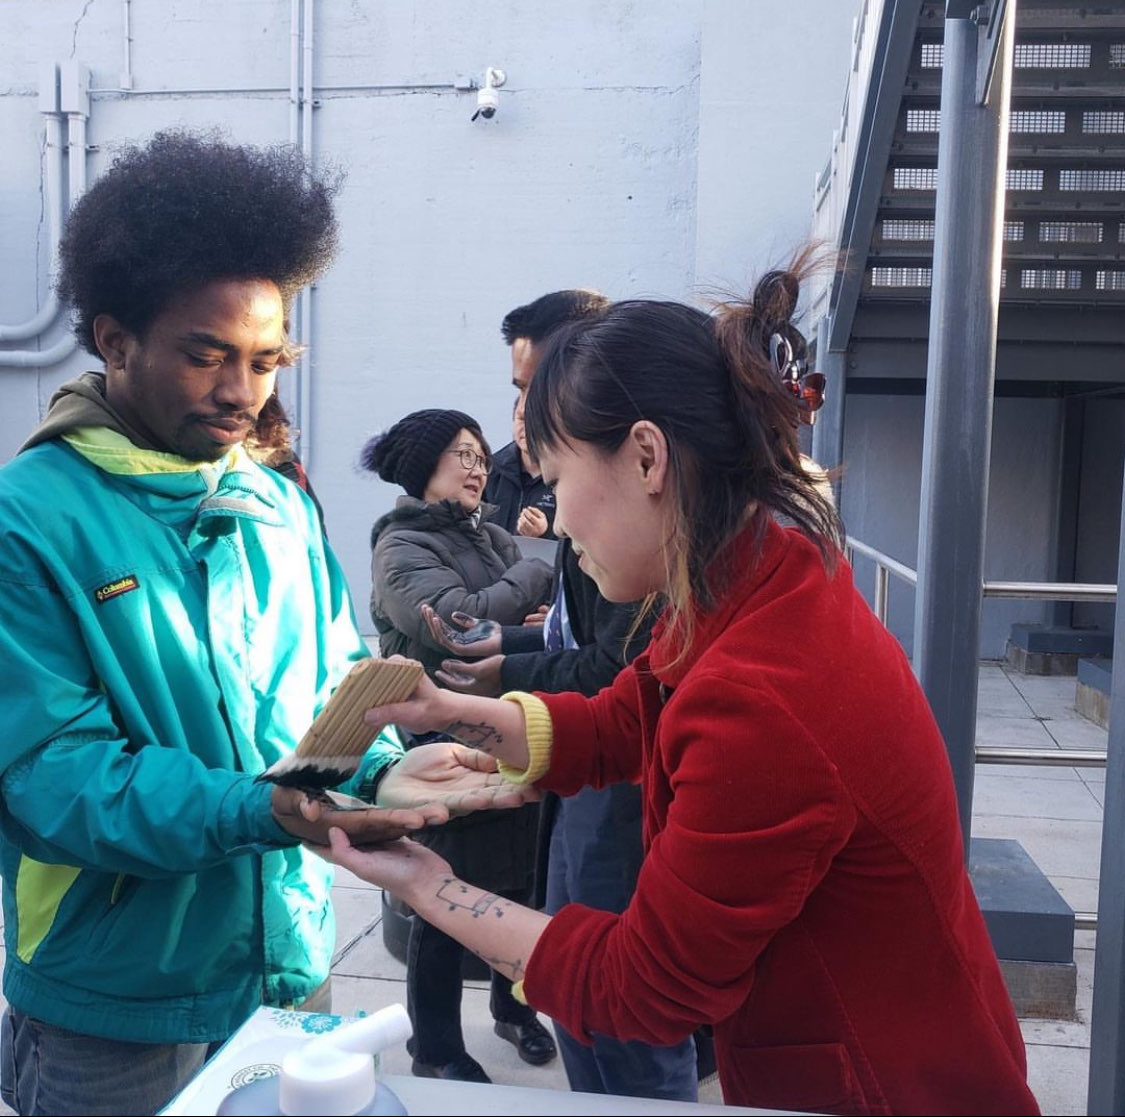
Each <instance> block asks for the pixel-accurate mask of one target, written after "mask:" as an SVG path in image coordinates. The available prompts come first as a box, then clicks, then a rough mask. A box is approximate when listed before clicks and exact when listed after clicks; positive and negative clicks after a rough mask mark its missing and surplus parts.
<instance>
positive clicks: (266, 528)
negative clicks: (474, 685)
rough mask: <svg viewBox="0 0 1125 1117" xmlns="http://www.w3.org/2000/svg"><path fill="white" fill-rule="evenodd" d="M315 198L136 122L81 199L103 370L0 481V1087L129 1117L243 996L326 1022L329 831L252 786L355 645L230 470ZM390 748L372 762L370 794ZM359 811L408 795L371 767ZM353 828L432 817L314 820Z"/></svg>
mask: <svg viewBox="0 0 1125 1117" xmlns="http://www.w3.org/2000/svg"><path fill="white" fill-rule="evenodd" d="M333 191H334V185H333V183H332V182H331V181H327V180H325V179H323V178H318V177H317V176H315V175H313V174H312V173H311V172H310V170H309V168H308V167H307V166H306V165H305V164H304V162H303V161H302V159H301V157H300V155H299V154H297V153H296V152H294V151H293V150H291V149H287V148H276V149H266V150H260V149H256V148H250V147H243V146H237V145H232V144H229V143H226V142H223V141H222V140H220V139H218V138H216V137H213V136H208V135H194V134H191V133H176V132H173V133H162V134H159V135H157V136H156V137H154V138H153V139H152V140H151V141H150V142H149V143H147V144H146V145H144V146H140V147H135V148H131V149H128V150H126V151H124V152H123V153H122V154H121V155H120V156H119V157H118V158H117V159H116V160H115V162H114V163H113V165H112V166H111V167H110V169H109V170H108V171H107V172H106V173H105V174H104V175H103V176H102V177H101V178H100V179H99V180H98V181H97V182H96V183H95V184H94V186H93V187H92V188H91V189H90V190H89V192H88V193H87V194H86V195H85V196H84V197H83V198H82V199H81V201H79V202H78V204H77V205H76V207H75V209H74V211H73V212H72V214H71V217H70V220H69V222H68V225H67V228H66V231H65V235H64V239H63V243H62V247H61V264H62V266H61V273H60V279H59V290H60V292H61V294H62V295H63V296H64V297H65V298H66V300H67V301H68V302H69V303H70V304H71V305H72V307H73V309H74V311H75V329H76V331H77V334H78V337H79V339H80V340H81V342H82V344H83V345H84V347H85V348H86V349H87V350H88V351H89V352H90V353H91V354H92V355H94V356H95V357H98V358H100V360H101V362H102V363H103V364H104V369H103V370H100V371H97V372H88V373H85V374H83V375H82V376H79V377H78V378H77V379H75V380H72V381H70V382H69V383H67V384H65V385H63V387H62V388H61V389H60V390H59V391H58V393H57V394H56V395H55V397H54V399H53V400H52V401H51V406H50V409H49V411H48V413H47V416H46V418H45V419H44V421H43V422H42V423H41V424H40V426H39V427H38V429H36V430H35V431H34V432H33V433H32V434H31V436H30V438H29V439H28V441H27V443H26V444H25V445H24V447H23V448H22V449H21V452H20V453H19V454H18V455H17V457H16V458H15V459H14V460H12V461H11V462H9V463H8V464H7V465H5V466H4V467H3V468H2V469H0V522H2V523H3V524H4V530H3V532H2V533H0V662H2V663H3V664H4V686H3V697H2V698H0V715H2V720H3V725H4V733H3V738H2V744H0V872H2V874H3V880H4V932H5V943H6V948H7V953H6V959H5V967H4V988H3V991H4V996H5V997H6V998H7V1001H8V1008H7V1010H6V1011H5V1014H4V1017H3V1023H2V1032H3V1035H2V1061H0V1076H2V1093H3V1097H4V1100H5V1101H6V1102H7V1104H8V1105H10V1106H11V1107H12V1108H13V1109H15V1110H16V1111H17V1112H19V1113H25V1114H27V1113H52V1114H69V1113H82V1114H122V1113H153V1112H155V1111H157V1110H158V1109H159V1108H160V1107H161V1106H163V1105H164V1104H165V1103H166V1102H167V1101H168V1100H169V1099H170V1098H171V1097H172V1096H173V1095H174V1094H175V1093H176V1092H177V1091H178V1090H179V1089H180V1088H181V1087H182V1086H183V1085H184V1084H185V1083H186V1082H187V1081H188V1080H189V1079H190V1078H191V1076H192V1075H193V1074H194V1073H195V1072H196V1070H197V1069H198V1068H199V1066H200V1065H201V1063H202V1061H203V1059H204V1057H205V1056H206V1054H207V1053H208V1049H209V1047H210V1046H212V1045H215V1044H217V1043H219V1042H221V1041H223V1040H225V1039H226V1038H227V1037H228V1036H229V1035H230V1034H231V1033H232V1032H233V1031H234V1030H235V1029H236V1028H237V1027H238V1026H239V1025H240V1024H241V1023H242V1022H243V1020H245V1018H246V1017H247V1016H248V1015H249V1014H250V1013H251V1012H252V1011H253V1010H254V1009H255V1008H256V1007H257V1006H258V1005H259V1004H262V1003H266V1004H271V1005H289V1006H301V1007H304V1008H309V1009H326V1008H327V1007H328V1005H329V1000H330V997H329V989H328V984H327V979H328V975H329V963H330V960H331V955H332V950H333V945H334V934H333V921H332V912H331V908H330V906H329V900H328V897H329V886H330V883H331V881H330V873H331V869H330V867H329V866H328V865H326V864H325V863H324V862H323V861H321V860H320V859H319V858H318V857H316V856H315V854H312V853H310V852H309V851H308V850H306V849H305V848H303V846H302V845H301V841H302V840H306V841H310V842H313V843H321V844H326V841H327V829H328V827H327V823H326V822H324V821H321V820H320V819H319V818H317V817H315V812H312V811H309V810H308V808H305V810H304V811H303V810H302V805H303V798H302V796H301V793H300V792H298V791H296V790H294V789H290V788H283V787H276V786H273V785H272V784H270V783H268V782H256V781H255V778H254V777H255V776H256V775H258V774H260V773H261V772H263V770H264V769H265V768H267V767H268V766H269V765H270V764H271V763H273V762H274V761H276V760H277V759H278V758H279V757H281V756H283V755H285V754H286V753H287V752H289V751H291V750H292V748H293V747H294V745H295V743H296V741H297V740H299V739H300V737H301V735H302V734H303V733H304V731H305V729H306V728H307V727H308V725H309V724H310V722H311V721H312V720H313V717H314V716H315V715H316V714H317V713H318V711H319V710H320V709H321V708H322V707H323V706H324V704H325V702H326V701H327V699H328V697H329V695H330V693H331V691H332V690H333V688H334V687H335V686H336V685H337V684H338V683H339V682H340V680H341V679H342V677H343V676H344V674H345V673H346V672H347V671H348V669H349V668H350V667H351V666H352V664H353V663H355V662H356V661H358V660H359V659H361V658H363V657H365V656H366V655H367V654H368V652H367V649H366V646H365V644H364V641H363V639H362V638H361V636H360V634H359V632H358V630H357V628H356V624H355V619H354V616H353V610H352V605H351V602H350V600H349V597H348V594H347V590H346V588H345V584H344V579H343V576H342V574H341V571H340V568H339V566H338V564H337V562H336V560H335V558H334V557H333V555H332V553H331V551H330V550H328V548H327V546H326V544H325V542H324V536H323V534H322V531H321V525H320V522H319V520H318V518H317V512H316V509H315V507H314V505H313V504H312V502H311V501H310V500H309V498H308V497H307V496H306V495H305V493H304V492H302V491H301V489H300V488H299V487H298V486H297V485H295V484H293V483H292V482H291V481H289V480H287V479H285V478H283V477H282V476H280V475H279V474H278V473H276V472H274V471H273V470H270V469H266V468H264V467H262V466H260V465H257V464H255V462H254V461H253V460H252V459H251V457H250V455H249V454H248V453H247V451H246V448H244V447H243V445H242V443H243V441H244V440H245V439H247V437H248V436H250V435H251V434H252V432H254V431H255V427H256V423H257V420H258V416H259V413H260V411H261V409H262V408H263V407H264V406H265V405H266V403H267V401H268V400H269V399H270V397H271V394H272V393H273V391H274V386H275V381H276V379H277V376H278V373H279V371H281V370H282V369H283V368H284V366H285V365H287V364H288V363H289V361H290V357H291V353H292V346H291V343H290V341H289V338H288V334H287V329H286V320H287V315H288V311H289V307H290V304H291V301H292V299H293V297H294V295H295V294H296V293H297V292H298V291H299V290H300V289H301V288H302V287H304V286H305V285H306V284H308V283H309V282H310V281H312V280H313V279H314V278H315V277H316V276H317V275H319V274H320V273H321V271H322V270H323V269H324V268H325V267H326V265H327V264H328V263H329V261H330V260H331V258H332V254H333V250H334V247H335V242H336V220H335V216H334V212H333V203H332V196H333ZM399 756H400V754H397V753H394V752H393V751H388V750H387V749H386V748H381V749H374V750H373V751H372V752H370V753H369V754H368V755H367V756H366V757H365V758H364V760H363V762H362V764H361V766H360V769H359V771H358V772H357V773H356V776H355V777H354V778H353V780H352V782H351V785H350V786H349V790H351V791H353V792H354V793H355V794H357V795H363V796H365V797H367V798H368V799H369V800H370V799H372V797H373V790H374V786H375V783H376V781H377V780H379V779H381V777H382V776H383V775H384V774H385V773H386V771H387V769H388V768H389V766H390V765H391V764H392V763H395V762H396V761H397V760H398V758H399ZM395 771H396V776H395V777H393V778H391V779H388V780H386V781H384V784H383V789H381V797H382V798H383V799H384V801H386V800H388V799H389V800H391V801H397V802H399V803H409V802H412V801H413V800H412V799H411V797H410V795H409V794H408V793H407V794H405V796H403V797H399V798H398V799H397V800H396V799H395V795H394V793H393V792H387V791H386V789H387V788H388V787H392V786H393V785H394V784H395V782H396V780H399V781H401V780H402V779H404V778H407V780H408V776H407V773H408V771H409V762H405V763H402V764H397V765H396V768H395ZM330 817H331V818H332V822H333V824H335V825H337V826H341V825H343V826H345V827H346V829H348V831H349V832H353V833H355V834H356V835H357V840H366V841H377V840H380V839H386V838H393V837H397V836H400V835H402V834H403V833H406V832H408V831H410V830H414V829H418V828H420V827H422V826H424V825H426V824H427V823H429V822H432V821H443V820H444V819H445V818H446V817H448V812H447V809H446V806H444V805H437V804H428V805H425V806H422V807H419V808H417V809H411V808H409V807H403V808H401V809H397V810H374V809H372V810H366V811H362V810H361V811H349V812H337V813H336V815H335V816H330Z"/></svg>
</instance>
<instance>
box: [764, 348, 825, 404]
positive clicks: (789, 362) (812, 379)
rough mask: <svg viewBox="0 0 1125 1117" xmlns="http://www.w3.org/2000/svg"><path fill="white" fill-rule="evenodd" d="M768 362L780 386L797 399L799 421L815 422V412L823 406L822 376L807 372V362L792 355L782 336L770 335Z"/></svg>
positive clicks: (817, 373)
mask: <svg viewBox="0 0 1125 1117" xmlns="http://www.w3.org/2000/svg"><path fill="white" fill-rule="evenodd" d="M770 360H771V361H772V362H773V367H774V370H775V371H776V372H777V375H778V376H779V377H780V379H781V383H782V385H783V386H784V387H785V389H786V390H787V391H790V392H792V393H793V395H795V396H796V397H797V406H798V407H799V408H800V409H801V419H802V420H803V421H804V422H806V423H812V422H813V421H814V420H815V414H814V413H815V412H816V411H818V410H819V409H820V408H821V407H822V406H823V405H824V384H825V381H824V374H823V373H821V372H809V371H808V362H807V361H806V360H805V359H804V358H801V359H798V358H797V357H795V356H794V355H793V346H792V344H791V343H790V341H789V339H788V338H787V337H784V336H783V335H782V334H771V335H770Z"/></svg>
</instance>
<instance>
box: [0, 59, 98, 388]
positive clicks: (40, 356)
mask: <svg viewBox="0 0 1125 1117" xmlns="http://www.w3.org/2000/svg"><path fill="white" fill-rule="evenodd" d="M41 103H44V104H46V102H45V101H44V102H41ZM57 107H58V110H59V111H60V112H61V113H64V114H65V115H66V119H67V139H66V147H67V177H68V189H67V200H66V205H64V204H63V202H62V194H63V191H62V162H61V160H62V124H61V120H60V119H59V118H58V117H57V116H55V115H54V114H53V113H52V114H51V115H50V117H49V119H50V120H52V121H53V122H54V124H53V126H52V125H49V126H48V127H49V129H51V128H52V127H53V130H49V132H48V137H49V138H48V146H50V143H51V139H50V137H52V136H53V137H54V142H55V145H56V148H57V150H58V153H59V154H58V160H57V162H54V163H53V162H52V160H51V158H50V152H49V151H48V162H47V175H48V191H50V190H51V189H52V187H53V189H54V195H55V197H56V198H57V199H58V201H57V218H56V220H55V223H54V224H55V230H54V233H53V238H54V241H53V246H52V254H51V258H52V263H53V262H54V259H55V248H57V244H58V237H59V236H60V235H61V232H62V224H63V219H64V214H65V212H66V209H67V207H68V206H73V205H74V203H75V202H76V201H77V200H78V199H79V198H80V197H82V195H83V194H84V193H85V191H86V181H87V175H86V121H87V120H88V119H89V116H90V71H89V70H88V69H87V67H85V66H84V65H82V64H81V63H79V62H64V63H63V64H62V65H61V67H59V85H58V101H57ZM48 311H49V312H50V317H49V318H46V317H45V316H46V314H47V313H48ZM58 311H59V306H58V300H57V298H56V297H55V294H54V290H53V289H52V291H51V293H50V295H49V296H48V298H47V300H46V302H45V303H44V305H43V307H42V308H41V309H40V311H39V314H37V315H36V316H35V318H34V319H32V320H31V322H29V323H24V325H23V326H21V327H17V329H18V330H21V331H22V330H25V329H26V328H27V327H28V326H29V325H31V323H35V324H36V328H35V329H34V330H30V331H28V332H20V333H16V332H13V331H8V332H6V333H4V332H0V340H13V341H15V340H22V339H23V338H28V337H35V336H38V335H39V334H41V333H42V332H43V330H45V329H46V328H47V326H49V325H50V324H51V322H53V321H54V320H55V319H56V318H57V317H58ZM40 318H45V320H44V321H43V322H42V324H39V319H40ZM77 345H78V340H77V338H75V336H74V335H73V334H72V333H71V332H69V331H68V332H67V333H66V334H65V335H64V336H63V337H61V338H60V339H59V340H58V341H56V342H55V344H54V345H51V346H49V347H48V348H47V349H12V350H8V351H6V352H3V351H0V367H2V368H48V367H49V366H51V365H55V364H58V363H59V362H60V361H63V360H65V359H66V358H67V357H69V356H70V354H71V353H73V352H74V350H75V348H76V347H77Z"/></svg>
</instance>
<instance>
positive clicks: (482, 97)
mask: <svg viewBox="0 0 1125 1117" xmlns="http://www.w3.org/2000/svg"><path fill="white" fill-rule="evenodd" d="M505 81H507V75H506V74H505V73H504V71H503V70H498V69H497V68H496V67H495V66H489V67H488V69H487V70H485V72H484V84H483V85H482V86H481V87H480V89H478V90H477V111H476V112H475V113H473V115H472V119H473V120H476V118H477V117H478V116H483V117H484V119H485V120H491V119H492V118H493V117H494V116H495V115H496V113H497V111H498V110H499V108H500V94H499V93H497V89H498V88H499V87H500V86H502V85H503V84H504V82H505Z"/></svg>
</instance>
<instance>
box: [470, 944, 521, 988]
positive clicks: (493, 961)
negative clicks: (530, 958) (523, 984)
mask: <svg viewBox="0 0 1125 1117" xmlns="http://www.w3.org/2000/svg"><path fill="white" fill-rule="evenodd" d="M473 953H474V954H475V955H476V956H477V957H478V958H479V959H480V960H481V961H482V962H484V963H485V964H486V965H489V966H491V967H492V968H493V969H494V970H500V971H502V972H503V973H504V975H505V976H506V977H510V978H511V979H512V980H513V981H523V979H524V978H525V977H526V976H527V973H526V971H525V970H524V965H523V959H522V958H499V957H496V956H494V955H492V954H485V953H484V952H483V951H480V950H474V951H473Z"/></svg>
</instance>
